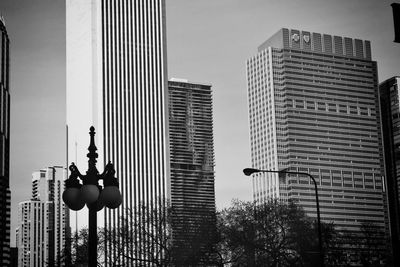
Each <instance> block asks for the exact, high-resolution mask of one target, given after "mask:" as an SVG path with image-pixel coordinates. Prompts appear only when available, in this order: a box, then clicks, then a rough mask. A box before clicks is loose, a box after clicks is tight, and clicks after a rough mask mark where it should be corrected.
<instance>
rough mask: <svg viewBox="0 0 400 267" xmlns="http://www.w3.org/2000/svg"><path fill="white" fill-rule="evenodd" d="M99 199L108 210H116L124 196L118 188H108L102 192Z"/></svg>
mask: <svg viewBox="0 0 400 267" xmlns="http://www.w3.org/2000/svg"><path fill="white" fill-rule="evenodd" d="M99 199H100V200H101V201H102V202H103V203H104V205H105V206H106V207H107V208H110V209H116V208H118V207H119V205H121V203H122V196H121V193H120V191H119V189H118V186H106V187H104V189H103V190H102V191H101V194H100V197H99Z"/></svg>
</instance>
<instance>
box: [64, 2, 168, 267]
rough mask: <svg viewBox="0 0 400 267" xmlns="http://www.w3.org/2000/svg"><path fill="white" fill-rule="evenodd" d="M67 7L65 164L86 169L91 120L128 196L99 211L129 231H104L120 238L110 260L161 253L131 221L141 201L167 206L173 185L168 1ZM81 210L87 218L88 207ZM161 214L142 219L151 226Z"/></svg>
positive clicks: (102, 157)
mask: <svg viewBox="0 0 400 267" xmlns="http://www.w3.org/2000/svg"><path fill="white" fill-rule="evenodd" d="M66 10H67V11H66V12H67V14H66V19H67V23H66V25H67V136H68V141H67V143H68V155H67V159H68V164H70V163H71V162H75V163H76V164H77V166H78V168H79V169H80V170H81V171H84V170H86V169H87V158H86V154H87V147H88V144H89V135H88V131H89V127H90V126H92V125H93V126H94V127H95V128H96V145H97V148H98V154H99V159H98V163H99V164H98V169H99V171H100V172H101V171H102V166H104V165H105V164H106V163H107V162H108V161H111V162H112V163H113V164H114V166H115V169H116V176H117V177H118V178H119V182H120V189H121V193H122V197H123V201H122V205H121V207H120V208H119V209H118V210H108V209H106V210H105V211H104V216H103V215H100V216H98V217H99V220H98V221H99V224H100V225H101V223H102V221H104V224H105V226H106V227H107V229H110V230H111V229H113V228H116V227H119V228H125V229H127V231H128V232H129V233H130V234H129V235H122V236H120V235H115V236H113V234H111V235H112V236H109V237H107V240H113V241H115V240H116V242H108V243H107V244H106V246H107V247H106V250H105V251H106V255H105V259H106V265H107V264H109V262H113V263H115V264H117V265H121V266H133V265H135V264H136V265H138V263H139V262H140V263H141V264H145V263H146V262H147V261H149V260H150V258H152V257H160V255H156V254H157V251H158V249H157V248H158V246H159V245H157V244H156V243H155V242H153V241H151V240H150V239H148V238H145V237H143V236H140V235H141V232H140V231H135V230H134V229H133V226H132V225H137V224H138V223H137V222H138V221H137V220H135V214H137V213H138V212H139V210H138V209H137V207H138V206H139V205H140V204H141V203H144V204H146V205H149V206H150V207H151V208H153V209H155V210H158V211H160V214H163V212H164V208H165V206H166V205H165V203H164V202H165V197H166V196H167V193H168V187H167V184H168V179H169V178H168V177H169V162H168V155H169V153H168V149H169V146H168V138H167V134H168V128H167V122H168V117H167V113H166V112H167V107H166V103H167V102H166V101H167V100H168V99H167V75H166V73H167V69H166V67H167V65H166V33H165V1H164V0H149V1H147V0H139V1H127V0H125V1H112V0H101V1H97V0H67V2H66ZM79 214H82V215H83V216H81V217H79V223H80V222H83V223H82V224H85V223H84V221H85V220H87V219H86V218H87V215H86V216H85V215H84V212H81V211H80V212H79ZM74 216H75V214H73V216H71V219H72V220H73V219H74ZM162 216H163V215H162ZM121 218H124V219H125V220H122V221H121ZM162 221H163V220H159V219H157V218H156V217H151V218H149V219H148V220H147V219H146V220H144V221H139V224H140V225H141V227H143V229H146V231H147V232H151V231H152V229H153V227H156V226H154V225H153V223H154V224H156V225H157V224H159V223H161V222H162ZM164 221H165V220H164ZM152 225H153V226H152ZM112 233H114V232H112ZM144 247H151V249H150V250H146V251H144V250H143V249H142V248H144ZM149 251H150V252H149ZM120 252H121V253H120ZM145 252H146V253H147V252H149V253H147V254H146V253H145ZM150 254H151V255H150ZM123 255H125V256H123ZM128 255H129V256H128ZM136 260H137V261H136Z"/></svg>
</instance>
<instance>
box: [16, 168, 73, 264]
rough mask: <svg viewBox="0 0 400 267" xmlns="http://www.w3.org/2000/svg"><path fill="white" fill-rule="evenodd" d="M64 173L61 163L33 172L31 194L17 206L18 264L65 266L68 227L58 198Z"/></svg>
mask: <svg viewBox="0 0 400 267" xmlns="http://www.w3.org/2000/svg"><path fill="white" fill-rule="evenodd" d="M65 175H66V171H65V169H64V168H63V167H50V168H46V169H43V170H40V171H38V172H34V173H33V174H32V197H31V199H30V200H28V201H23V202H21V203H19V206H18V228H17V231H16V233H17V240H16V241H17V247H18V266H20V267H24V266H27V267H29V266H65V260H66V258H65V257H66V250H65V248H66V242H67V238H68V235H69V231H70V230H69V221H68V220H69V218H68V209H67V208H66V206H65V204H64V202H63V201H62V198H61V196H62V193H63V191H64V179H65Z"/></svg>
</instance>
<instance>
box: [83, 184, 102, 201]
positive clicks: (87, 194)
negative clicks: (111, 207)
mask: <svg viewBox="0 0 400 267" xmlns="http://www.w3.org/2000/svg"><path fill="white" fill-rule="evenodd" d="M99 194H100V192H99V188H98V187H97V185H94V184H85V185H83V186H82V188H81V196H82V199H83V201H84V202H85V203H86V204H91V203H94V202H96V200H97V198H98V197H99Z"/></svg>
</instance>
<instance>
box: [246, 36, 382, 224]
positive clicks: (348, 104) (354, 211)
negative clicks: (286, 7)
mask: <svg viewBox="0 0 400 267" xmlns="http://www.w3.org/2000/svg"><path fill="white" fill-rule="evenodd" d="M247 81H248V84H247V88H248V100H249V111H250V112H249V115H250V137H251V156H252V165H253V167H255V168H259V169H269V170H282V169H286V168H289V170H290V171H294V172H306V173H309V174H311V175H312V176H313V177H315V179H316V181H317V184H318V190H319V204H320V208H321V219H322V221H325V222H330V221H333V222H334V223H335V225H336V226H337V227H338V228H339V229H343V230H345V229H347V230H349V231H353V232H357V231H359V227H360V223H362V222H365V223H373V224H374V225H376V227H378V229H380V230H384V228H385V222H384V215H385V214H384V183H383V181H382V177H383V175H384V171H383V170H384V169H383V157H382V156H383V152H382V148H381V144H382V140H381V128H380V110H379V95H378V84H377V66H376V62H375V61H372V60H371V48H370V42H369V41H363V40H359V39H352V38H347V37H344V38H343V37H340V36H331V35H328V34H319V33H311V32H307V31H298V30H292V29H281V30H280V31H279V32H277V33H276V34H275V35H273V36H272V37H271V38H270V39H268V40H267V41H266V42H264V43H263V44H262V45H260V46H259V48H258V53H257V54H256V55H255V56H253V57H251V58H250V59H248V61H247ZM253 182H254V184H253V188H254V199H255V200H258V201H262V200H264V199H267V198H270V197H277V198H282V199H292V200H295V201H297V202H298V203H299V204H300V205H301V206H302V207H303V208H304V209H305V211H306V213H307V214H308V215H309V216H311V217H314V218H315V217H316V216H317V214H316V200H315V191H314V186H313V183H312V182H311V181H310V180H309V177H304V176H299V175H291V176H288V177H286V181H285V183H281V184H280V183H279V179H278V177H277V175H276V174H271V173H269V174H258V175H255V177H254V180H253Z"/></svg>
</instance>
